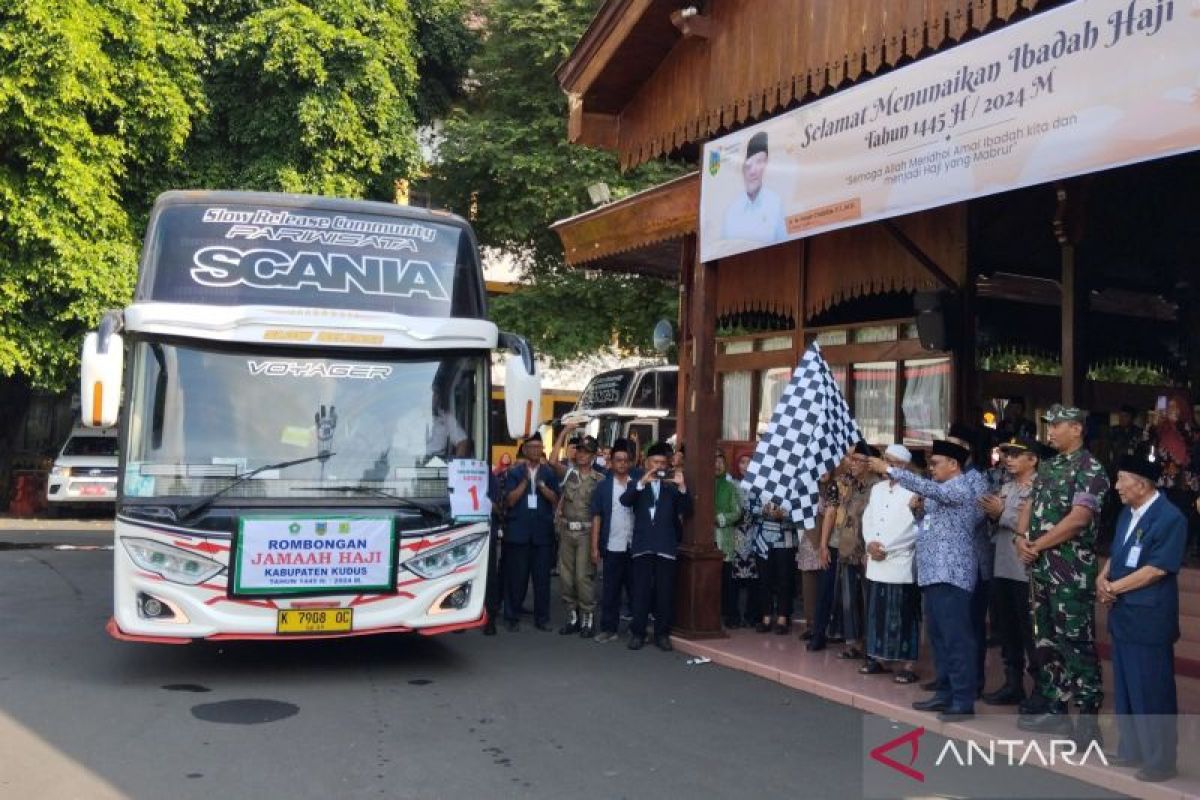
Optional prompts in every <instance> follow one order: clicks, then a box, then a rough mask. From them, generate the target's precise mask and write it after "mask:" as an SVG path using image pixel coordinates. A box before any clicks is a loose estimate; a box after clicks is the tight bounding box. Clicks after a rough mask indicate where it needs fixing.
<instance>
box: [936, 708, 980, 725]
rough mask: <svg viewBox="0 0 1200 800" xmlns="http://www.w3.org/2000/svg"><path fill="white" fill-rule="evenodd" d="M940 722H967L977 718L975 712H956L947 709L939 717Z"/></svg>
mask: <svg viewBox="0 0 1200 800" xmlns="http://www.w3.org/2000/svg"><path fill="white" fill-rule="evenodd" d="M937 718H938V721H939V722H966V721H967V720H969V719H974V718H975V711H974V710H969V711H955V710H954V709H951V708H947V709H946V710H945V711H943V712H942V713H940V714H938V716H937Z"/></svg>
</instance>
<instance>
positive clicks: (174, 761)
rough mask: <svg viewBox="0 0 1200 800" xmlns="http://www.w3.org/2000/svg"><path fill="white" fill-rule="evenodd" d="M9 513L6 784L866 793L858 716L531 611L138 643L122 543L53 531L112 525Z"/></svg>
mask: <svg viewBox="0 0 1200 800" xmlns="http://www.w3.org/2000/svg"><path fill="white" fill-rule="evenodd" d="M0 528H3V529H0V619H3V620H4V626H5V627H4V634H3V639H2V641H3V646H2V647H0V797H3V798H8V797H13V798H16V797H21V798H25V797H38V798H40V800H52V799H53V798H58V797H68V796H72V797H84V798H95V797H108V796H112V797H118V796H122V795H124V796H129V797H135V798H213V797H221V798H231V799H233V798H261V799H263V800H265V799H267V798H276V797H280V798H283V797H287V798H309V797H311V798H322V799H323V800H324V799H327V798H349V797H354V798H360V797H361V798H371V797H379V798H392V797H404V798H408V797H419V798H426V797H428V798H436V797H447V798H460V797H487V798H492V797H521V798H527V797H532V798H540V797H547V798H550V797H553V798H560V799H561V798H593V797H595V798H618V797H631V798H633V797H652V798H660V799H661V798H674V797H688V798H708V797H719V798H726V797H746V796H752V797H753V798H755V800H758V798H775V797H780V798H782V797H788V798H795V797H806V798H850V797H857V796H859V795H860V794H861V792H862V777H861V775H862V763H863V762H862V747H863V745H862V715H861V714H860V713H859V712H857V711H855V710H853V709H850V708H847V707H844V706H841V705H837V704H834V703H829V702H826V701H824V700H822V699H820V698H818V697H814V696H811V695H807V694H803V693H800V692H796V691H793V690H790V689H787V688H784V687H782V686H779V685H777V684H774V683H770V682H767V681H763V680H760V679H758V678H754V677H752V676H749V675H746V674H743V673H739V672H735V671H731V670H725V669H723V668H719V667H715V666H712V665H705V666H688V665H687V664H685V660H686V656H684V655H682V654H679V653H674V654H664V653H660V652H658V651H657V650H654V649H653V648H650V649H646V650H643V651H641V652H637V653H631V652H629V651H628V650H626V649H625V648H624V647H623V646H621V645H619V644H616V643H613V644H606V645H597V644H595V643H592V642H585V641H582V640H579V639H575V638H573V637H572V638H571V639H567V638H565V637H559V636H557V635H556V634H547V633H541V632H537V631H534V630H533V629H532V628H526V629H523V630H522V631H521V632H520V633H516V634H506V633H504V632H501V634H500V635H499V636H496V637H484V636H482V635H481V634H480V633H479V632H476V631H472V632H469V633H465V634H461V635H449V636H443V637H439V638H433V639H427V638H423V637H419V636H409V637H390V638H371V639H358V640H339V641H329V642H315V643H314V642H292V643H285V644H275V643H244V644H243V643H232V644H231V643H225V644H222V645H221V646H216V645H209V644H198V645H189V646H187V647H169V646H150V645H131V644H124V643H119V642H116V641H113V640H111V639H109V638H108V637H107V635H106V634H105V633H104V631H103V624H104V622H105V620H106V619H107V617H108V615H109V603H110V595H111V585H110V581H111V563H110V562H111V559H112V553H111V552H107V551H103V550H99V551H97V550H87V549H71V550H58V549H53V545H54V544H56V543H63V542H66V543H70V544H74V545H91V546H96V545H99V546H103V545H104V544H105V542H106V540H109V537H110V534H108V533H107V532H106V531H105V530H104V529H103V526H100V528H99V529H96V528H92V527H89V526H83V527H74V526H72V525H71V524H70V523H60V524H59V525H57V526H51V527H49V528H43V529H40V530H36V531H33V530H20V526H19V525H8V524H6V525H4V526H0ZM263 720H273V721H263ZM1053 780H1054V781H1058V782H1059V783H1058V784H1056V785H1061V786H1066V787H1067V788H1072V787H1073V788H1074V790H1075V791H1076V792H1077V794H1081V795H1082V796H1097V794H1099V793H1098V791H1097V790H1095V789H1094V788H1093V787H1086V786H1084V785H1083V784H1074V783H1073V782H1070V781H1064V780H1062V779H1059V778H1057V777H1055V778H1053ZM980 787H981V788H980V791H981V792H984V791H985V790H986V789H987V786H986V783H984V784H980ZM985 793H989V794H992V796H1005V795H1006V792H1005V787H1004V786H1003V785H996V786H993V787H991V789H990V790H987V791H986V792H985ZM922 794H926V792H922Z"/></svg>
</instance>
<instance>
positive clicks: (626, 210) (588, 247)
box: [550, 172, 700, 277]
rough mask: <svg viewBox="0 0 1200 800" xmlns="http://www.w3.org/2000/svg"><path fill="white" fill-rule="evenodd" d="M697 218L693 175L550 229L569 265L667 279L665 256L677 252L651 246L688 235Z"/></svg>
mask: <svg viewBox="0 0 1200 800" xmlns="http://www.w3.org/2000/svg"><path fill="white" fill-rule="evenodd" d="M699 216H700V173H698V172H693V173H690V174H688V175H684V176H682V177H680V178H675V179H674V180H670V181H667V182H666V183H661V184H659V185H658V186H654V187H652V188H650V189H646V190H645V191H642V192H638V193H637V194H633V195H630V196H629V197H625V198H622V199H621V200H617V201H616V202H613V203H609V204H607V205H603V206H600V207H598V208H593V209H591V210H590V211H585V212H583V213H582V214H577V215H576V216H574V217H570V218H569V219H564V220H559V221H558V222H555V223H554V224H553V225H551V226H550V229H551V230H553V231H554V232H555V233H556V234H558V238H559V240H561V241H562V245H563V250H564V252H565V253H566V260H567V264H568V265H569V266H572V267H584V268H602V269H612V270H614V271H620V272H629V273H640V274H654V275H660V276H662V277H667V276H668V275H669V274H674V270H675V268H677V266H678V265H677V264H673V263H671V262H670V258H669V254H670V253H674V251H675V249H677V248H674V247H670V248H666V249H664V248H658V249H657V250H655V248H656V246H657V245H660V244H662V243H665V242H677V240H679V239H682V238H683V237H685V236H687V235H689V234H694V233H695V232H696V227H697V223H698V221H699ZM652 250H654V252H651V251H652ZM659 251H661V252H659ZM639 253H640V255H639ZM618 256H619V258H615V257H618ZM643 262H644V263H643Z"/></svg>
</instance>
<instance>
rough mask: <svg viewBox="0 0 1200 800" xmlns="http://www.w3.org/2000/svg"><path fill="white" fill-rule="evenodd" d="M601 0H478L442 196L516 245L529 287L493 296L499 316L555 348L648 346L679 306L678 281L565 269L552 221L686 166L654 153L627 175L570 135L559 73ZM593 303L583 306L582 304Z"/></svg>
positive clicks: (495, 237) (445, 148)
mask: <svg viewBox="0 0 1200 800" xmlns="http://www.w3.org/2000/svg"><path fill="white" fill-rule="evenodd" d="M598 5H599V3H598V2H597V0H490V2H481V6H482V9H481V13H483V14H484V15H485V16H486V26H485V31H486V33H485V36H484V40H483V43H482V45H481V47H480V50H479V52H478V54H477V56H476V57H475V59H474V61H473V64H472V67H473V69H472V78H473V80H474V81H475V86H474V88H473V90H472V91H471V93H470V94H469V96H468V98H467V100H466V101H465V103H463V104H462V105H461V107H459V108H458V109H456V111H455V112H454V113H453V114H451V115H450V117H449V118H448V119H447V121H446V125H445V132H444V134H445V135H444V140H443V142H442V144H441V147H440V149H439V153H438V160H437V163H436V164H435V165H434V166H433V176H432V180H431V184H432V188H433V193H434V196H435V197H437V198H438V200H439V201H440V202H442V203H444V204H446V205H448V206H449V207H450V208H452V209H454V210H456V211H458V212H459V213H461V214H463V215H465V216H470V217H471V220H472V224H473V225H474V226H475V230H476V232H477V234H478V236H479V239H480V242H481V243H482V244H484V245H489V246H493V247H497V248H500V249H503V250H505V251H507V252H509V253H512V254H514V255H515V256H516V257H517V258H518V260H519V262H520V264H521V266H522V268H523V270H524V274H525V278H526V281H527V285H525V286H523V287H521V288H520V289H518V290H517V291H516V292H514V293H513V294H511V295H507V296H505V297H503V298H500V299H498V300H496V301H495V302H494V303H493V317H494V318H495V319H496V321H497V322H498V323H499V324H501V325H503V326H505V327H507V328H509V329H510V330H516V331H518V332H520V333H523V334H525V335H526V336H529V337H530V338H531V339H532V340H533V342H534V344H535V346H536V347H537V348H538V349H539V350H540V351H541V352H543V353H547V354H549V355H550V356H552V357H554V358H560V359H566V358H572V357H575V356H579V355H582V354H585V353H589V352H595V351H596V350H597V349H599V348H603V347H605V346H607V345H608V344H609V343H610V342H611V341H612V338H613V335H614V334H617V335H618V336H620V339H621V342H622V344H624V345H625V346H633V347H638V348H641V349H645V348H647V347H648V346H649V339H650V328H651V324H652V322H653V320H654V319H656V318H658V317H661V316H671V317H673V316H674V314H675V306H676V298H677V293H676V289H675V286H674V285H673V284H671V283H667V282H665V281H656V280H653V279H650V278H638V277H632V276H605V275H595V274H588V273H585V272H582V271H578V270H568V269H567V268H566V267H565V265H564V261H563V253H562V246H561V244H560V243H559V241H558V238H557V236H556V235H555V234H554V233H553V232H551V231H550V230H549V225H550V223H552V222H554V221H555V220H558V219H562V218H564V217H569V216H571V215H573V214H577V213H579V212H580V211H583V210H585V209H586V208H588V207H589V205H590V204H589V201H588V195H587V187H588V185H590V184H593V183H597V182H601V181H603V182H605V183H607V184H608V185H609V187H610V189H611V191H612V193H613V195H614V196H616V197H620V196H623V195H626V194H629V193H630V192H633V191H636V190H639V189H642V188H645V187H647V186H650V185H653V184H655V183H659V182H661V181H663V180H666V179H667V178H669V177H672V176H674V175H678V174H680V173H681V172H682V171H683V169H684V167H683V166H681V165H677V164H671V163H662V162H660V163H654V164H649V165H646V166H643V167H641V168H639V169H637V170H634V171H631V172H629V173H626V174H622V173H621V172H620V170H619V169H618V165H617V160H616V156H615V155H614V154H612V153H608V152H603V151H600V150H595V149H591V148H586V147H580V146H577V145H572V144H570V143H569V142H568V141H567V103H566V98H565V96H564V95H563V93H562V90H561V89H560V88H559V86H558V84H557V82H556V81H555V78H554V70H555V68H556V67H557V66H558V65H559V64H560V63H561V62H562V60H563V59H564V58H565V57H566V56H567V54H568V53H569V52H570V50H571V48H572V47H573V46H574V45H575V43H576V42H577V41H578V39H579V36H580V35H581V34H582V32H583V30H584V28H586V26H587V23H588V21H589V20H590V19H591V17H592V15H593V14H594V13H595V11H596V8H597V7H598ZM584 308H586V309H587V310H586V311H584V310H583V309H584Z"/></svg>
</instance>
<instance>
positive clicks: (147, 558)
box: [121, 539, 225, 586]
mask: <svg viewBox="0 0 1200 800" xmlns="http://www.w3.org/2000/svg"><path fill="white" fill-rule="evenodd" d="M121 544H123V545H125V552H127V553H129V557H130V558H132V559H133V563H135V564H137V565H138V566H139V567H141V568H142V569H144V570H146V571H147V572H153V573H154V574H155V575H162V576H163V577H164V578H166V579H167V580H169V581H174V582H175V583H185V584H187V585H188V586H195V585H196V584H198V583H204V582H205V581H206V580H208V579H209V578H211V577H213V576H214V575H216V574H217V573H219V572H220V571H221V570H223V569H225V567H224V565H222V564H219V563H217V562H216V561H213V560H212V559H211V558H205V557H204V556H198V555H196V554H195V553H189V552H188V551H187V550H182V549H180V548H178V547H172V546H171V545H169V544H163V543H162V542H156V541H154V540H152V539H122V540H121Z"/></svg>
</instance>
